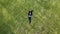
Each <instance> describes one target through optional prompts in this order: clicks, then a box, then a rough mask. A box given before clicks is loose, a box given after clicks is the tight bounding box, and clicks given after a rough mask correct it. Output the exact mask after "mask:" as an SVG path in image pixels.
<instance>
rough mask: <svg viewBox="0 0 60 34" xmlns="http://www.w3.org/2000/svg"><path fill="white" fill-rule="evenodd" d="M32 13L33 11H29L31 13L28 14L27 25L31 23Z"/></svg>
mask: <svg viewBox="0 0 60 34" xmlns="http://www.w3.org/2000/svg"><path fill="white" fill-rule="evenodd" d="M32 12H33V10H31V11H29V12H28V20H29V24H30V23H31V17H32Z"/></svg>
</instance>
